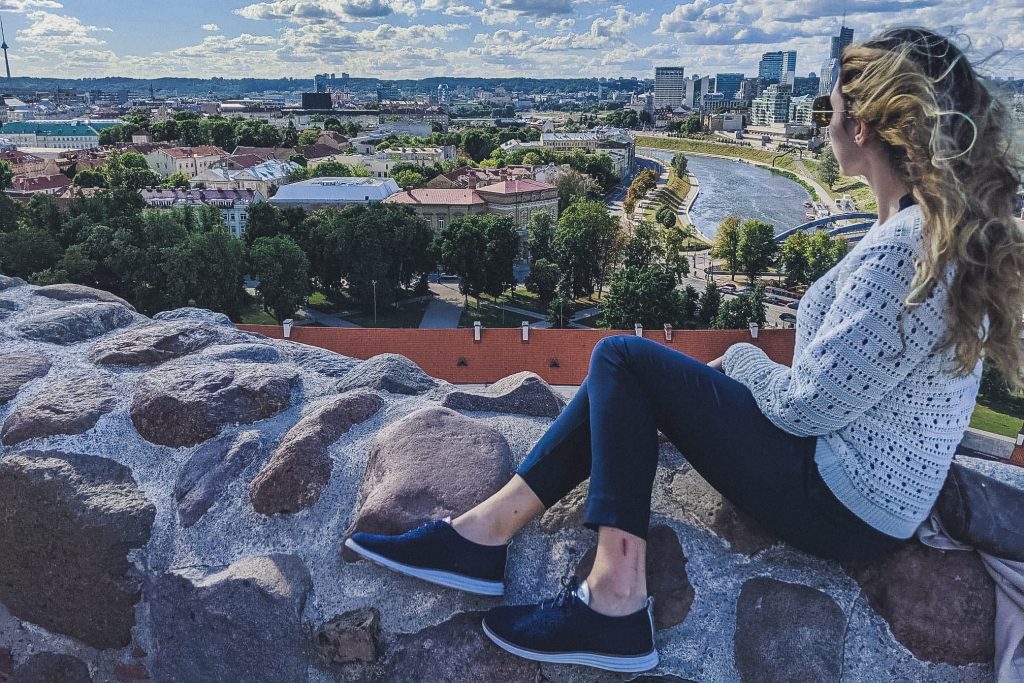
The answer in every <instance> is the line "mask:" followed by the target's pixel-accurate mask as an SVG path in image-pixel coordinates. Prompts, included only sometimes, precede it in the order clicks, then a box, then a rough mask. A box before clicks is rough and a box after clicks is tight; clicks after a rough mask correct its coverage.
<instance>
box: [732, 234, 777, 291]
mask: <svg viewBox="0 0 1024 683" xmlns="http://www.w3.org/2000/svg"><path fill="white" fill-rule="evenodd" d="M778 249H779V247H778V244H776V242H775V226H773V225H772V224H771V223H764V222H761V221H758V220H753V219H751V220H748V221H744V223H743V226H742V227H741V228H740V240H739V244H738V246H737V257H738V259H739V268H740V270H741V271H743V272H744V273H746V275H747V278H748V279H749V280H750V282H754V281H755V280H757V276H758V274H759V273H763V272H764V271H766V270H767V269H768V268H769V266H772V265H774V264H775V257H776V254H777V253H778Z"/></svg>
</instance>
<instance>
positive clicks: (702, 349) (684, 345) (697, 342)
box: [238, 325, 796, 385]
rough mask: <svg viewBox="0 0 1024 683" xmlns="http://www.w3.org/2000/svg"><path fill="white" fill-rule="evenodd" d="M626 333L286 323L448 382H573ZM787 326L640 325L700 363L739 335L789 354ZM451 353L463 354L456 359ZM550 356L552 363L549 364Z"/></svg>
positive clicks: (302, 336)
mask: <svg viewBox="0 0 1024 683" xmlns="http://www.w3.org/2000/svg"><path fill="white" fill-rule="evenodd" d="M238 328H239V329H241V330H246V331H248V332H257V333H259V334H262V335H265V336H267V337H271V338H273V339H282V338H283V334H282V328H281V327H280V326H278V325H238ZM611 334H631V333H629V332H624V331H621V330H530V339H529V341H525V342H524V341H523V340H522V330H520V329H514V328H513V329H508V328H493V329H484V330H483V331H482V332H481V335H480V341H478V342H477V341H474V340H473V330H472V329H470V328H460V329H454V330H419V329H384V328H359V329H349V328H338V327H294V328H292V333H291V340H292V341H296V342H301V343H303V344H310V345H312V346H319V347H321V348H325V349H330V350H331V351H335V352H337V353H340V354H342V355H345V356H351V357H353V358H360V359H366V358H369V357H371V356H375V355H377V354H379V353H399V354H401V355H403V356H406V357H407V358H410V359H411V360H413V361H414V362H415V363H416V364H417V365H419V366H420V367H421V368H423V370H424V371H425V372H426V373H427V374H429V375H431V376H433V377H438V378H440V379H444V380H447V381H449V382H453V383H490V382H496V381H497V380H499V379H501V378H502V377H507V376H508V375H511V374H513V373H516V372H520V371H522V370H531V371H533V372H535V373H537V374H538V375H540V376H541V377H543V378H544V379H545V380H547V381H548V382H549V383H551V384H575V385H578V384H580V383H581V382H582V381H583V378H584V377H586V375H587V366H588V364H589V362H590V352H591V351H592V350H593V348H594V345H595V344H597V342H598V340H600V339H601V338H602V337H606V336H608V335H611ZM795 335H796V333H795V330H792V329H785V330H774V329H773V330H761V331H760V334H759V335H758V338H757V339H751V338H750V332H748V331H746V330H691V331H685V332H684V331H679V330H676V331H675V332H674V333H673V335H672V341H671V342H666V341H665V334H664V333H663V332H662V331H660V330H658V331H654V330H651V331H646V332H644V336H645V337H647V338H648V339H654V340H655V341H658V342H660V343H662V344H665V345H666V346H669V347H671V348H674V349H676V350H678V351H682V352H683V353H685V354H687V355H689V356H692V357H693V358H696V359H697V360H700V361H704V362H707V361H709V360H712V359H714V358H717V357H718V356H720V355H722V354H723V353H725V350H726V349H727V348H729V347H730V346H731V345H732V344H735V343H737V342H741V341H745V342H750V343H752V344H756V345H757V346H759V347H761V348H762V349H764V351H765V352H766V353H767V354H768V356H769V357H770V358H771V359H772V360H774V361H776V362H779V363H785V364H787V365H788V364H789V363H790V362H791V361H792V360H793V344H794V342H795V340H796V337H795ZM459 359H465V364H464V365H459ZM552 361H556V362H557V367H551V366H552Z"/></svg>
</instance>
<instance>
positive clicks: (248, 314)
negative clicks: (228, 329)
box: [237, 297, 280, 325]
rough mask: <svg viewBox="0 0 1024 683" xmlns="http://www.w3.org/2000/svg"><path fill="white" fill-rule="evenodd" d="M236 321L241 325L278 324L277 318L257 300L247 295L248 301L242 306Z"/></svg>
mask: <svg viewBox="0 0 1024 683" xmlns="http://www.w3.org/2000/svg"><path fill="white" fill-rule="evenodd" d="M237 322H240V323H242V324H243V325H279V324H280V323H279V322H278V321H277V319H276V318H275V317H274V316H272V315H270V314H269V313H267V312H266V311H264V310H263V306H261V305H260V303H259V302H258V301H256V300H255V299H253V298H252V297H249V303H248V304H246V306H245V307H243V308H242V310H241V313H240V314H239V316H238V320H237Z"/></svg>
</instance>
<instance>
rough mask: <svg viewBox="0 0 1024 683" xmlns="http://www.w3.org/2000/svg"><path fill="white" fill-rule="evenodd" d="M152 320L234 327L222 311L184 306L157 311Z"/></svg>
mask: <svg viewBox="0 0 1024 683" xmlns="http://www.w3.org/2000/svg"><path fill="white" fill-rule="evenodd" d="M153 320H164V321H171V320H180V321H184V322H196V323H202V324H207V325H220V326H223V327H231V328H234V324H233V323H232V322H231V318H229V317H227V316H226V315H224V314H223V313H217V312H216V311H211V310H208V309H205V308H191V307H185V308H175V309H173V310H170V311H160V312H159V313H154V314H153Z"/></svg>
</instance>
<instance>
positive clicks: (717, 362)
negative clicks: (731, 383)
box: [708, 356, 725, 372]
mask: <svg viewBox="0 0 1024 683" xmlns="http://www.w3.org/2000/svg"><path fill="white" fill-rule="evenodd" d="M723 358H725V356H719V357H718V358H716V359H714V360H713V361H708V367H709V368H714V369H715V370H718V371H719V372H724V370H722V359H723Z"/></svg>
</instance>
